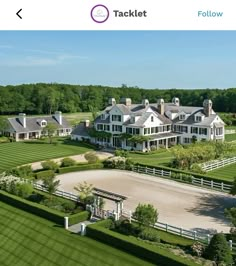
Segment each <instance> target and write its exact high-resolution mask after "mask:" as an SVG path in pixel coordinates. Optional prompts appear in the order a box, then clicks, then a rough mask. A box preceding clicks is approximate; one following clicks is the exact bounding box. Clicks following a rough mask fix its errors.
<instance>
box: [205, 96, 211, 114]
mask: <svg viewBox="0 0 236 266" xmlns="http://www.w3.org/2000/svg"><path fill="white" fill-rule="evenodd" d="M203 109H204V114H205V115H206V116H210V115H211V114H212V101H211V100H208V99H206V100H204V102H203Z"/></svg>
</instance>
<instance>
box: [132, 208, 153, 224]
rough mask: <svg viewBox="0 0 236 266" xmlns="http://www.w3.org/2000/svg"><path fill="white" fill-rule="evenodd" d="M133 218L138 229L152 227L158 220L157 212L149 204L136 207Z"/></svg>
mask: <svg viewBox="0 0 236 266" xmlns="http://www.w3.org/2000/svg"><path fill="white" fill-rule="evenodd" d="M133 218H134V219H136V220H137V222H138V223H139V225H140V227H142V226H147V227H148V226H152V225H154V224H155V223H156V222H157V220H158V211H157V209H155V208H154V206H153V205H151V204H140V203H139V205H138V206H137V207H136V209H135V211H134V213H133Z"/></svg>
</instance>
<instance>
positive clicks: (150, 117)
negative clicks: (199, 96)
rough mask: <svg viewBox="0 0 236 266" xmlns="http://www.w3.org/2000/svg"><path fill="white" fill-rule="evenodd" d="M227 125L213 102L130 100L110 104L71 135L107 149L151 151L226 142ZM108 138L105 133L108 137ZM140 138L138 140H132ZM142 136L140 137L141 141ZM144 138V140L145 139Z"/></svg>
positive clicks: (73, 137)
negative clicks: (180, 145) (201, 104)
mask: <svg viewBox="0 0 236 266" xmlns="http://www.w3.org/2000/svg"><path fill="white" fill-rule="evenodd" d="M224 125H225V124H224V122H223V121H222V120H221V118H220V117H219V116H218V115H217V114H216V113H215V112H214V111H213V109H212V101H211V100H205V101H204V103H203V106H202V107H191V106H181V105H180V101H179V99H178V98H176V97H175V98H173V99H172V102H171V103H165V102H164V100H163V99H158V100H157V103H149V101H148V100H147V99H145V100H143V101H142V103H141V104H132V101H131V99H130V98H122V99H121V100H120V103H116V101H115V99H114V98H110V99H109V105H108V106H107V108H106V109H105V110H104V111H103V112H102V114H101V115H100V116H98V117H97V118H96V119H95V121H94V123H93V124H92V125H91V124H90V123H89V121H88V120H86V121H85V122H84V123H81V124H79V125H78V126H77V127H76V128H75V129H74V130H73V131H72V134H71V138H72V139H74V140H86V139H87V140H90V141H91V142H92V143H97V144H100V145H103V146H108V147H114V148H123V149H126V150H140V151H149V150H150V149H152V147H153V148H158V147H166V148H167V147H170V146H173V145H176V144H178V143H181V144H187V143H191V142H193V141H206V140H219V141H223V140H224ZM91 131H93V132H94V131H96V132H107V133H109V134H107V135H106V137H104V136H103V137H102V136H100V137H95V136H94V135H92V134H91V133H90V132H91ZM104 135H105V134H104ZM132 136H136V139H137V141H136V142H135V141H132V139H133V140H134V139H135V138H132ZM137 136H139V138H137ZM141 136H142V137H141Z"/></svg>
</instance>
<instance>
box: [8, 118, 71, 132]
mask: <svg viewBox="0 0 236 266" xmlns="http://www.w3.org/2000/svg"><path fill="white" fill-rule="evenodd" d="M42 120H45V121H47V123H53V124H55V125H56V126H57V128H58V129H60V128H71V125H70V124H69V122H68V121H67V120H66V119H65V118H64V117H62V125H60V124H59V123H58V122H57V120H56V119H55V117H54V116H41V117H26V128H24V127H23V125H22V124H21V123H20V120H19V118H18V117H14V118H8V122H9V123H10V125H11V127H12V128H13V129H14V131H15V132H19V133H21V132H22V133H26V132H35V131H41V130H42V129H43V127H41V126H40V124H39V121H42Z"/></svg>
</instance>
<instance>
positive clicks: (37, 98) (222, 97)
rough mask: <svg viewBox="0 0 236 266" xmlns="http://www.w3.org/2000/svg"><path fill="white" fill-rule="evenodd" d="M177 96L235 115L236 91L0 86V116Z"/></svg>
mask: <svg viewBox="0 0 236 266" xmlns="http://www.w3.org/2000/svg"><path fill="white" fill-rule="evenodd" d="M175 96H176V97H179V98H180V102H181V105H192V106H202V103H203V100H204V99H206V98H209V99H211V100H212V101H213V106H214V110H215V111H217V112H232V113H235V112H236V88H230V89H225V90H220V89H196V90H186V89H178V90H177V89H170V90H161V89H140V88H138V87H127V86H126V85H122V86H121V87H106V86H92V85H90V86H82V85H67V84H54V83H53V84H44V83H38V84H27V85H26V84H23V85H17V86H0V114H5V115H9V114H17V113H19V112H25V113H27V114H50V113H52V112H54V111H56V110H61V111H62V112H64V113H66V112H78V111H84V112H87V111H92V112H94V110H101V109H103V108H104V107H105V106H106V105H107V102H108V98H109V97H113V98H115V99H116V100H117V101H118V100H119V99H120V98H121V97H130V98H131V99H132V102H133V103H140V102H141V100H142V99H144V98H146V99H148V100H149V102H156V100H157V99H158V98H160V97H161V98H164V100H165V101H166V102H170V101H171V99H172V98H173V97H175Z"/></svg>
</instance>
